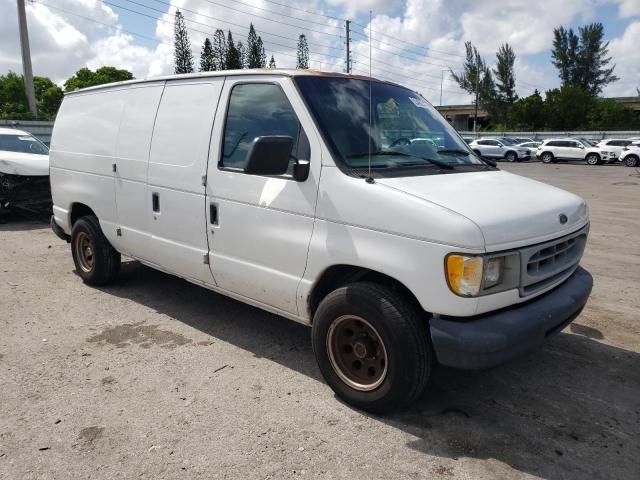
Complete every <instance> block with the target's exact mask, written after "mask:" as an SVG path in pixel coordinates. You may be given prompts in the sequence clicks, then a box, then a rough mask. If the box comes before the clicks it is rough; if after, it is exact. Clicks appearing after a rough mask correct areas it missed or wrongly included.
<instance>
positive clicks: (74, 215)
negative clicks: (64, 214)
mask: <svg viewBox="0 0 640 480" xmlns="http://www.w3.org/2000/svg"><path fill="white" fill-rule="evenodd" d="M88 215H94V216H95V215H96V214H95V213H94V212H93V210H91V208H89V207H88V206H86V205H85V204H84V203H74V204H73V205H71V214H70V216H69V220H70V221H71V223H70V226H73V224H74V223H76V220H78V219H79V218H81V217H86V216H88Z"/></svg>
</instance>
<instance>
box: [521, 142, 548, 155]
mask: <svg viewBox="0 0 640 480" xmlns="http://www.w3.org/2000/svg"><path fill="white" fill-rule="evenodd" d="M540 145H542V142H523V143H519V144H517V145H516V146H517V147H519V148H527V149H529V158H531V157H533V156H535V154H536V151H537V150H538V147H539V146H540Z"/></svg>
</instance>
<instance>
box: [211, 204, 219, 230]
mask: <svg viewBox="0 0 640 480" xmlns="http://www.w3.org/2000/svg"><path fill="white" fill-rule="evenodd" d="M209 222H211V225H218V205H216V204H215V203H210V204H209Z"/></svg>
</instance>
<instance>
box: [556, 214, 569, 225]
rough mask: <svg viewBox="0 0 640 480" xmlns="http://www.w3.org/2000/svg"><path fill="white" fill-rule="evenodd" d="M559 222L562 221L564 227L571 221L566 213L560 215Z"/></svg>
mask: <svg viewBox="0 0 640 480" xmlns="http://www.w3.org/2000/svg"><path fill="white" fill-rule="evenodd" d="M558 220H560V223H561V224H562V225H564V224H565V223H567V222H568V221H569V218H568V217H567V216H566V215H565V214H564V213H561V214H560V215H558Z"/></svg>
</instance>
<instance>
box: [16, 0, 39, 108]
mask: <svg viewBox="0 0 640 480" xmlns="http://www.w3.org/2000/svg"><path fill="white" fill-rule="evenodd" d="M18 25H19V27H20V47H21V48H22V75H23V77H24V88H25V92H26V94H27V102H28V103H29V110H30V111H31V113H32V114H33V116H34V117H37V115H38V111H37V110H36V94H35V91H34V89H33V70H32V69H31V52H30V50H29V33H28V32H27V13H26V10H25V7H24V0H18Z"/></svg>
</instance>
